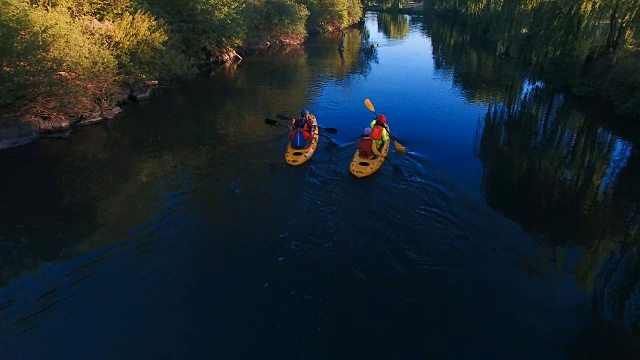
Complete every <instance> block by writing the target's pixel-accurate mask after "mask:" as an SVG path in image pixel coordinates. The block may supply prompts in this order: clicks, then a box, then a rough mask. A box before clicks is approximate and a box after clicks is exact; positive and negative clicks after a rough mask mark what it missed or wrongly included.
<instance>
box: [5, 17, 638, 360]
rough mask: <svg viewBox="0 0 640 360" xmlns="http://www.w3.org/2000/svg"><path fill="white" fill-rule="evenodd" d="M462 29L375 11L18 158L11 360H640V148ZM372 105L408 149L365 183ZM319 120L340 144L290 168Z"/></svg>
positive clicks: (8, 340) (14, 156)
mask: <svg viewBox="0 0 640 360" xmlns="http://www.w3.org/2000/svg"><path fill="white" fill-rule="evenodd" d="M461 37H462V38H464V36H460V34H458V33H457V30H456V29H455V28H452V27H447V26H446V25H443V24H438V23H429V22H424V19H422V18H421V17H413V18H411V17H408V16H402V15H401V16H390V15H387V14H376V13H368V14H367V16H366V21H365V26H364V28H362V29H351V30H349V31H347V33H346V38H345V51H344V54H343V56H341V55H340V54H339V53H338V52H337V51H336V49H337V44H338V42H339V36H337V35H331V36H327V37H324V38H320V39H312V40H311V41H309V43H308V44H307V45H306V46H305V47H304V48H302V49H291V50H288V51H287V52H284V53H278V54H273V55H270V56H266V57H260V58H246V59H245V60H244V61H243V62H242V63H241V64H240V65H239V66H237V68H222V69H218V70H217V71H216V72H215V74H212V75H211V76H210V77H204V76H203V77H201V78H199V79H197V80H195V81H193V82H190V83H189V84H187V85H185V86H181V87H178V88H161V89H159V91H158V94H157V96H155V97H153V98H152V100H150V101H149V102H147V103H143V104H137V105H134V106H131V107H129V108H128V109H127V110H126V112H125V113H124V114H123V115H122V116H121V117H119V118H117V119H114V120H112V121H108V122H105V123H102V124H99V125H96V126H93V127H90V128H83V129H79V130H77V131H75V132H74V134H73V136H72V138H71V139H47V140H42V141H39V142H37V143H34V144H30V145H27V146H23V147H20V148H15V149H10V150H7V151H4V152H2V153H0V167H1V168H2V169H4V170H3V174H2V176H0V186H1V188H2V191H3V201H2V204H1V205H0V209H1V210H2V217H3V221H2V222H1V223H0V224H2V225H1V227H0V358H3V359H7V358H9V359H31V358H33V359H44V358H47V359H71V358H90V359H113V358H118V359H125V358H132V359H133V358H152V359H165V358H167V359H168V358H198V359H205V358H206V359H257V358H287V359H288V358H295V359H328V358H363V359H364V358H381V359H382V358H384V359H390V358H394V359H418V358H426V357H430V358H436V359H448V358H451V359H469V358H487V359H587V358H590V359H593V358H607V359H608V358H632V356H633V355H632V353H631V351H633V350H632V348H631V346H632V345H629V342H627V341H622V340H621V338H622V337H624V336H625V335H624V334H625V333H624V332H621V333H620V335H619V336H618V335H615V336H612V335H610V334H613V333H614V332H613V330H610V328H609V325H606V324H604V323H603V322H601V321H599V320H598V319H600V317H599V316H597V311H594V301H593V299H594V298H597V289H598V286H597V284H601V283H602V282H603V281H605V283H606V279H605V280H602V279H600V277H599V274H602V268H603V266H605V265H606V264H608V262H607V261H609V263H610V262H611V259H613V258H616V256H618V257H617V258H619V257H620V256H622V255H621V252H620V251H621V250H620V249H622V248H624V249H629V248H630V246H631V245H629V244H634V241H635V243H636V244H637V242H638V239H637V235H636V232H637V230H638V225H637V224H638V216H639V215H638V210H637V209H638V201H639V200H640V196H639V194H638V191H637V190H633V189H637V188H638V186H637V183H638V176H639V175H638V166H637V165H634V164H638V161H639V159H638V153H637V150H636V146H635V145H634V141H635V140H634V139H633V138H631V137H623V135H620V134H618V133H614V132H612V131H610V130H609V128H608V127H606V125H607V124H608V123H606V122H604V120H607V119H609V118H611V117H612V115H611V114H610V113H609V112H608V111H607V110H606V109H602V108H600V107H599V106H598V105H594V104H590V103H585V102H582V101H580V100H577V99H572V98H570V97H569V96H567V95H563V94H562V93H560V92H557V91H555V90H554V89H552V88H550V87H548V86H546V85H545V84H544V83H543V82H541V81H538V80H536V79H531V78H529V77H527V74H526V72H523V71H521V70H518V69H517V68H516V67H515V66H513V65H510V62H509V61H508V60H507V59H502V58H498V57H494V56H492V55H491V54H488V53H486V52H485V51H483V50H481V49H477V48H474V47H472V46H471V45H469V44H466V43H464V41H459V38H461ZM371 44H375V45H377V46H376V48H375V49H371V48H370V45H371ZM365 98H369V99H370V100H371V101H372V103H373V104H374V106H375V108H376V111H377V112H378V113H383V114H385V115H386V116H387V119H388V122H389V124H390V126H391V130H392V133H393V134H394V135H395V136H396V137H397V138H398V140H399V141H400V142H401V144H402V145H404V146H405V147H406V148H407V149H408V150H409V152H408V153H407V154H400V153H398V152H396V151H395V150H393V147H392V150H391V151H390V154H389V161H388V162H387V163H385V164H384V165H383V167H382V169H381V170H380V171H379V172H378V173H376V174H375V175H374V176H372V177H369V178H365V179H357V178H355V177H353V176H351V175H350V173H349V163H350V160H351V157H352V155H353V153H354V150H355V147H356V141H357V137H358V135H359V134H360V132H361V131H362V129H363V128H364V127H365V126H367V125H368V123H369V122H370V121H371V119H372V118H373V115H372V113H371V112H370V111H369V110H368V109H367V108H366V107H365V106H364V104H363V102H364V99H365ZM302 107H306V108H308V109H309V110H310V111H311V112H312V113H313V114H315V115H316V116H317V119H318V122H319V125H320V126H321V127H322V126H324V127H333V128H336V129H338V131H339V132H338V134H336V135H331V134H328V133H325V134H324V135H325V136H323V137H322V138H321V140H320V142H319V145H318V149H317V152H316V154H315V155H314V157H313V158H312V159H311V161H309V162H308V163H307V164H304V165H303V166H300V167H290V166H288V165H286V164H285V162H284V152H285V147H286V141H287V140H286V132H287V130H286V129H285V128H283V127H270V126H267V125H266V124H265V121H264V119H265V118H274V116H275V114H276V113H282V114H288V115H289V116H295V115H296V114H297V113H298V111H299V110H300V108H302ZM616 254H617V255H616ZM617 258H616V259H617ZM603 264H605V265H603ZM634 276H635V275H634V274H630V275H629V276H627V277H625V278H624V284H625V286H626V287H627V288H630V287H631V288H632V287H633V284H635V282H636V281H638V279H637V276H636V277H634ZM599 279H600V280H599ZM598 281H600V282H598ZM631 292H632V291H631ZM631 298H632V296H631ZM625 300H626V298H625ZM639 308H640V307H639ZM614 315H615V314H614ZM611 318H612V319H615V318H616V317H615V316H612V317H611ZM626 318H627V319H629V316H627V317H626ZM631 319H632V320H633V319H634V318H633V317H631ZM616 334H618V333H616ZM629 341H631V340H629Z"/></svg>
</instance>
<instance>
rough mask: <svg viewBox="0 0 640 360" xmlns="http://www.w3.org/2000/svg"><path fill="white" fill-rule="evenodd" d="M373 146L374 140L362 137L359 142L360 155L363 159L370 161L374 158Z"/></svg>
mask: <svg viewBox="0 0 640 360" xmlns="http://www.w3.org/2000/svg"><path fill="white" fill-rule="evenodd" d="M372 144H373V139H372V138H368V137H362V138H360V140H358V154H359V155H360V157H361V158H364V159H370V158H371V157H372V156H373V150H372V149H371V146H372Z"/></svg>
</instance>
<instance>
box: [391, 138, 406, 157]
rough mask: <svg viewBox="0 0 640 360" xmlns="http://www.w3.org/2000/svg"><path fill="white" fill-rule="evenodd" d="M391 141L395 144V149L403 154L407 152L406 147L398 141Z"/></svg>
mask: <svg viewBox="0 0 640 360" xmlns="http://www.w3.org/2000/svg"><path fill="white" fill-rule="evenodd" d="M393 143H394V144H395V145H396V150H398V152H401V153H403V154H404V153H406V152H407V149H405V148H404V146H402V144H400V143H399V142H397V141H394V142H393Z"/></svg>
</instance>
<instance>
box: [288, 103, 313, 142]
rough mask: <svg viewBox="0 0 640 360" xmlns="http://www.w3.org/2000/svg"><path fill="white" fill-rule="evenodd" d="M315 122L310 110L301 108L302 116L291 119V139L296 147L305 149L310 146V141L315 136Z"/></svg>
mask: <svg viewBox="0 0 640 360" xmlns="http://www.w3.org/2000/svg"><path fill="white" fill-rule="evenodd" d="M314 131H315V123H314V121H313V120H312V119H311V117H310V116H309V110H307V109H302V110H300V118H299V119H293V120H292V121H291V132H290V133H289V140H291V147H292V148H294V149H304V148H306V147H308V146H309V141H310V140H311V139H312V138H313V132H314Z"/></svg>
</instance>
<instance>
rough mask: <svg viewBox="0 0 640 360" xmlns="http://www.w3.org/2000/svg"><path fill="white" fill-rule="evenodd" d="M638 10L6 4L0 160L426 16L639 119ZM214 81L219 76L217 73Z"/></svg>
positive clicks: (290, 2)
mask: <svg viewBox="0 0 640 360" xmlns="http://www.w3.org/2000/svg"><path fill="white" fill-rule="evenodd" d="M638 9H640V0H625V1H621V0H598V1H596V2H592V1H587V0H579V1H578V2H577V3H576V2H575V1H570V0H553V1H550V2H541V3H533V4H530V3H526V2H516V3H510V4H503V3H501V2H498V3H491V4H486V6H479V5H478V4H477V3H476V2H474V1H473V0H462V1H457V2H449V1H446V0H425V1H416V2H414V1H403V0H250V1H245V0H86V1H81V2H80V1H76V0H0V54H2V57H1V58H0V84H2V87H0V150H3V149H6V148H9V147H13V146H18V145H22V144H25V143H28V142H31V141H33V140H35V139H37V138H40V137H66V136H69V134H70V129H71V128H73V127H75V126H83V125H91V124H95V123H97V122H100V121H102V120H104V119H111V118H113V117H114V116H116V115H117V114H118V113H120V112H121V111H122V108H123V106H126V105H128V104H131V103H133V102H139V101H144V100H146V99H149V98H150V96H151V94H152V93H153V91H154V90H155V89H156V88H158V87H173V86H177V85H180V84H182V83H185V82H186V81H188V80H189V79H191V78H192V77H193V76H195V75H196V74H198V73H201V72H204V71H211V69H212V68H214V67H217V66H224V65H228V66H229V67H233V66H235V65H237V64H238V63H239V62H241V61H242V58H243V57H244V56H255V55H260V54H264V53H268V52H271V51H274V50H277V49H280V48H282V47H287V46H299V45H301V44H303V42H304V41H305V40H306V39H307V38H308V37H309V36H310V35H315V34H321V33H326V32H337V31H341V30H343V29H345V28H347V27H349V26H352V25H354V24H357V23H362V20H363V15H364V11H379V12H390V13H401V14H411V15H418V16H422V15H426V16H427V17H428V18H429V17H437V18H442V19H446V20H451V21H452V22H454V23H457V24H458V25H459V26H462V27H464V29H465V30H464V31H465V33H468V34H469V36H470V39H471V40H472V41H474V42H476V43H478V44H482V46H488V47H489V48H490V49H492V50H493V51H494V52H495V54H496V55H498V56H503V57H509V58H511V59H513V60H514V61H516V62H517V63H518V64H519V65H521V66H523V67H524V68H526V69H529V70H530V72H531V74H532V75H531V77H532V78H531V79H529V81H533V82H535V81H542V82H544V83H545V84H548V85H550V86H554V87H559V88H562V89H564V90H567V91H569V92H571V93H573V94H576V95H578V96H581V97H586V98H593V99H597V100H599V101H602V102H604V103H608V104H611V105H612V107H613V109H614V110H615V112H616V113H618V114H619V115H621V117H622V118H623V119H626V120H625V121H627V122H628V123H629V124H635V123H637V122H638V120H639V119H640V72H638V71H637V70H638V69H640V40H639V39H640V10H638ZM213 71H215V69H213Z"/></svg>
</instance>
